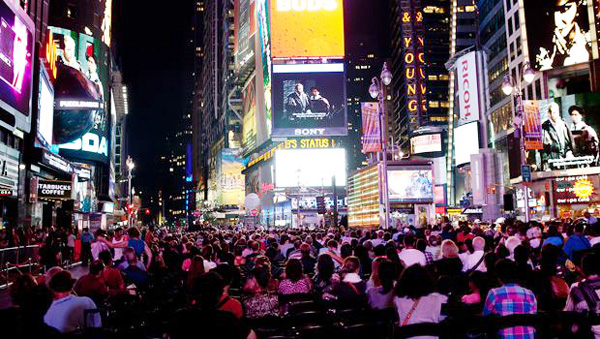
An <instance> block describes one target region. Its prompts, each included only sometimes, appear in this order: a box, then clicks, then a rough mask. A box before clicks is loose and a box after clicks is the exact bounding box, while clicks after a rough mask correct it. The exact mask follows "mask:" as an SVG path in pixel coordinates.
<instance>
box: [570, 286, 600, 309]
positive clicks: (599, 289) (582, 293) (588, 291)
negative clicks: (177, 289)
mask: <svg viewBox="0 0 600 339" xmlns="http://www.w3.org/2000/svg"><path fill="white" fill-rule="evenodd" d="M574 293H576V295H575V296H574V297H576V300H585V302H586V303H587V304H588V307H589V310H590V311H592V312H595V313H600V278H597V279H592V280H584V281H582V282H580V283H579V291H576V292H574Z"/></svg>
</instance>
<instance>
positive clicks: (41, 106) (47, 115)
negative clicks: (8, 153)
mask: <svg viewBox="0 0 600 339" xmlns="http://www.w3.org/2000/svg"><path fill="white" fill-rule="evenodd" d="M53 126H54V87H53V86H52V83H51V82H50V78H49V76H48V73H47V72H46V69H45V67H43V66H42V67H40V83H39V95H38V118H37V140H36V146H38V147H44V148H46V149H48V150H52V133H53Z"/></svg>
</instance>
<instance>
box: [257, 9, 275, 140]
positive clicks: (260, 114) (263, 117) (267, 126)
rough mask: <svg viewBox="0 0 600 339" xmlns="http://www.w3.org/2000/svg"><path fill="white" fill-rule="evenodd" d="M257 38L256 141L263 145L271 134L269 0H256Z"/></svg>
mask: <svg viewBox="0 0 600 339" xmlns="http://www.w3.org/2000/svg"><path fill="white" fill-rule="evenodd" d="M255 6H256V21H257V30H258V31H257V38H256V39H254V49H255V54H256V55H257V57H255V58H254V61H255V63H254V66H255V70H256V139H257V141H256V143H257V145H262V144H263V143H264V142H266V141H267V140H268V139H269V137H270V136H271V79H272V74H271V63H272V61H271V42H270V29H269V6H268V1H267V0H255Z"/></svg>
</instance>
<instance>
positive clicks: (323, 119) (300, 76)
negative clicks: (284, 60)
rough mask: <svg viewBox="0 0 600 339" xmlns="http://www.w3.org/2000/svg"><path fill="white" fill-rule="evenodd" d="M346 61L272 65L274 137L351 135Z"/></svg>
mask: <svg viewBox="0 0 600 339" xmlns="http://www.w3.org/2000/svg"><path fill="white" fill-rule="evenodd" d="M345 85H346V79H345V77H344V64H341V63H336V64H295V65H275V66H273V111H272V117H273V133H272V134H273V136H281V137H294V136H296V137H297V136H343V135H347V134H348V126H347V117H346V92H345V88H346V86H345Z"/></svg>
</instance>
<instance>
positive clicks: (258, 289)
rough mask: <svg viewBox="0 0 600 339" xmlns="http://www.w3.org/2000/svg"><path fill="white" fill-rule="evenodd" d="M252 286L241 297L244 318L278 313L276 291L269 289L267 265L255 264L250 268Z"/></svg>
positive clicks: (269, 272)
mask: <svg viewBox="0 0 600 339" xmlns="http://www.w3.org/2000/svg"><path fill="white" fill-rule="evenodd" d="M248 280H251V281H252V284H251V285H252V288H251V289H250V290H248V292H249V294H248V295H246V296H245V297H244V298H243V299H242V303H243V305H244V309H245V310H246V318H249V319H254V318H264V317H267V316H273V317H277V316H278V315H279V298H278V296H277V294H276V293H273V292H270V291H269V282H270V281H271V269H270V267H268V266H267V265H257V266H255V267H254V268H253V269H252V273H251V278H250V279H248Z"/></svg>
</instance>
